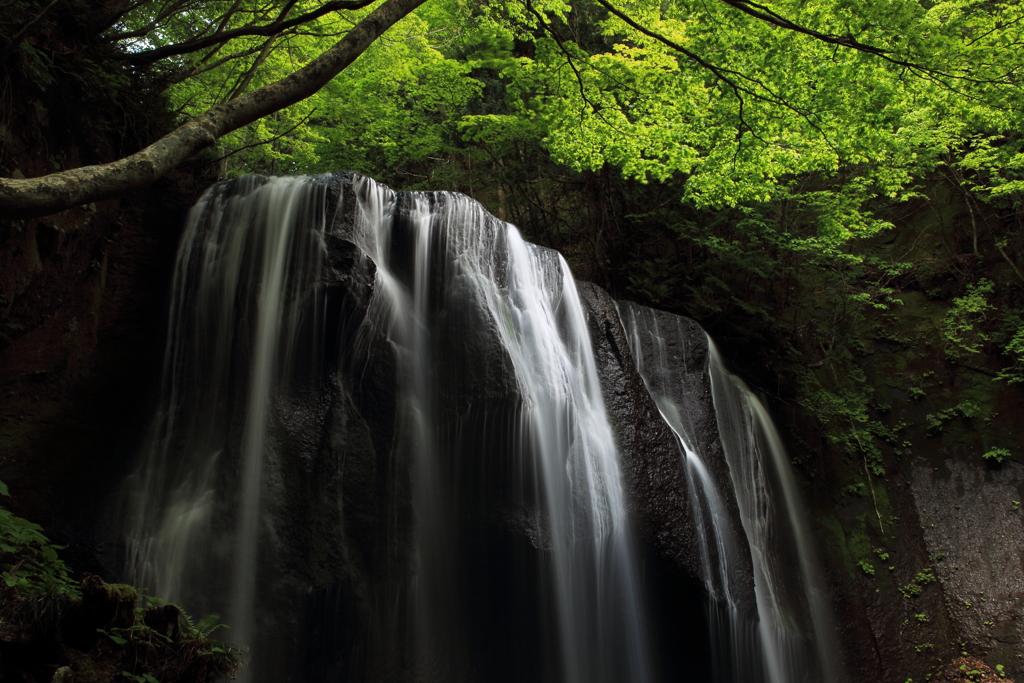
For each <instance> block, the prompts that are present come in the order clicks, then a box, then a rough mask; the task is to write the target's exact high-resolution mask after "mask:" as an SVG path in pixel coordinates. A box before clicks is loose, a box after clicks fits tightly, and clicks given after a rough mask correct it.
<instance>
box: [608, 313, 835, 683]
mask: <svg viewBox="0 0 1024 683" xmlns="http://www.w3.org/2000/svg"><path fill="white" fill-rule="evenodd" d="M617 308H618V311H619V315H620V318H621V320H622V323H623V327H624V328H625V331H626V337H627V341H628V342H629V345H630V349H631V351H632V352H633V358H634V362H635V363H636V366H637V369H638V371H639V372H640V374H641V376H642V377H643V379H644V384H645V385H646V387H647V389H648V391H649V392H650V394H651V396H652V398H653V399H654V402H655V404H656V405H657V406H658V409H659V411H660V412H661V415H662V417H663V418H664V420H665V422H666V423H667V424H668V425H669V426H670V428H671V429H672V431H673V433H674V434H675V435H676V437H677V439H678V442H679V449H680V455H681V457H682V458H683V459H684V461H685V463H686V471H687V475H688V485H689V487H690V491H691V496H690V500H691V504H692V506H693V510H694V512H693V514H694V519H695V521H696V523H697V525H698V527H699V535H700V537H701V539H702V543H703V545H702V547H701V557H702V560H703V564H704V567H703V571H704V581H705V583H706V586H707V594H708V603H707V609H708V613H709V614H708V616H709V625H710V628H711V630H712V633H711V641H712V648H713V650H714V653H713V660H712V664H713V666H714V669H715V674H716V675H715V678H716V679H717V680H723V681H742V682H744V683H747V682H750V681H764V683H795V682H797V681H822V682H824V683H840V682H841V681H844V680H845V677H844V674H843V672H842V667H841V666H840V664H839V661H840V659H839V653H838V647H837V644H836V636H835V632H836V631H835V624H834V622H833V619H832V614H831V610H830V608H829V606H828V602H827V597H826V595H825V591H824V588H823V582H822V578H821V576H820V570H819V569H818V565H817V559H816V556H815V552H814V548H813V544H812V541H811V536H810V532H809V529H808V526H807V522H806V514H805V512H804V510H803V507H802V503H801V501H800V498H799V493H798V491H797V488H796V482H795V480H794V478H793V474H792V471H791V468H790V465H789V461H788V457H787V455H786V451H785V447H784V446H783V444H782V440H781V438H780V437H779V435H778V432H777V430H776V429H775V425H774V423H773V421H772V419H771V416H770V415H769V413H768V411H767V409H766V408H765V406H764V404H763V403H762V402H761V400H760V399H759V398H758V396H757V395H756V394H755V393H754V392H752V391H751V390H750V388H749V387H748V386H747V385H746V384H745V383H744V382H743V380H741V379H740V378H738V377H737V376H735V375H733V374H732V373H730V372H728V371H727V370H726V369H725V366H724V364H723V362H722V360H721V357H720V355H719V353H718V350H717V348H716V347H715V344H714V342H713V341H711V339H710V337H707V336H706V334H705V335H704V337H705V339H704V340H701V341H705V342H706V347H705V348H706V350H707V351H706V355H707V359H706V361H704V363H703V364H702V367H701V370H700V372H699V373H697V374H696V375H695V376H694V375H688V373H686V372H685V371H684V367H685V366H686V360H687V358H686V357H687V355H688V354H690V353H692V352H691V350H690V349H688V348H687V347H686V344H685V342H684V340H685V339H686V338H687V335H686V334H685V332H684V331H683V329H682V320H683V319H681V318H679V317H677V316H673V315H670V314H665V313H661V312H657V311H654V310H653V309H650V308H647V307H645V306H640V305H637V304H634V303H630V302H619V303H618V304H617ZM701 346H704V345H703V344H701ZM702 381H703V382H708V383H709V384H710V389H711V394H712V397H713V401H714V406H715V417H716V421H717V425H718V434H719V436H720V445H721V449H722V452H723V455H724V458H725V460H726V462H727V464H728V482H727V483H728V485H731V488H732V492H733V494H734V496H735V500H736V505H737V507H738V511H739V517H740V521H741V523H742V528H743V531H744V536H745V539H737V538H736V535H735V533H734V532H733V530H732V529H731V528H730V526H729V525H728V524H727V523H725V520H727V519H728V516H727V514H726V513H725V509H724V505H723V502H722V497H723V495H722V494H723V492H722V491H721V490H720V486H721V485H722V483H723V482H716V481H715V480H714V478H713V477H712V476H710V474H709V468H708V464H707V459H708V457H709V454H708V453H702V452H701V449H700V448H698V447H696V445H695V442H696V439H695V438H694V434H695V431H696V430H695V426H694V425H693V424H692V422H691V419H690V416H691V415H692V412H693V407H692V406H691V405H688V403H689V400H688V398H687V396H688V394H690V392H688V391H686V389H687V388H690V389H692V386H691V387H687V385H693V384H699V383H701V382H702ZM740 543H743V544H744V546H745V547H741V546H740ZM744 551H746V552H749V554H750V560H751V564H752V568H753V574H754V576H753V582H754V594H755V598H756V608H757V609H756V615H750V614H749V613H747V614H745V613H744V611H743V610H742V609H741V607H740V605H739V601H738V600H737V599H736V594H737V593H738V592H739V590H738V583H739V582H740V581H741V580H742V577H741V573H742V571H741V569H740V564H741V563H740V561H739V560H740V558H739V554H740V553H741V552H744ZM751 617H753V618H751Z"/></svg>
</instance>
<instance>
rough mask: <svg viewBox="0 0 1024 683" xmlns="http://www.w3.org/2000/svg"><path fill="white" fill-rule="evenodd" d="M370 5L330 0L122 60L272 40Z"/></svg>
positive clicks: (361, 1) (139, 61) (143, 61)
mask: <svg viewBox="0 0 1024 683" xmlns="http://www.w3.org/2000/svg"><path fill="white" fill-rule="evenodd" d="M374 2H376V0H333V2H326V3H324V4H323V5H321V6H320V7H318V8H317V9H315V10H313V11H312V12H307V13H306V14H302V15H299V16H297V17H294V18H292V19H288V20H287V21H286V20H285V19H284V16H283V13H282V16H279V17H278V18H277V19H276V20H274V21H273V22H272V23H270V24H265V25H263V26H253V25H251V24H247V25H245V26H240V27H238V28H233V29H228V30H218V31H216V32H214V33H211V34H210V35H208V36H201V37H199V38H195V39H193V40H187V41H185V42H184V43H175V44H174V45H164V46H163V47H157V48H153V49H152V50H143V51H141V52H133V53H130V54H126V55H124V59H126V60H128V61H130V62H134V63H136V64H152V63H153V62H156V61H159V60H161V59H165V58H167V57H174V56H177V55H184V54H189V53H192V52H198V51H199V50H205V49H206V48H208V47H212V46H214V45H217V44H219V43H225V42H227V41H229V40H234V39H235V38H242V37H244V36H272V35H275V34H278V33H281V32H282V31H287V30H288V29H290V28H293V27H295V26H299V25H301V24H305V23H308V22H310V21H313V20H314V19H319V18H320V17H322V16H324V15H325V14H330V13H331V12H335V11H337V10H342V9H344V10H357V9H362V8H363V7H367V6H368V5H372V4H373V3H374ZM291 5H294V2H292V3H289V5H288V6H287V7H286V9H287V10H290V9H291Z"/></svg>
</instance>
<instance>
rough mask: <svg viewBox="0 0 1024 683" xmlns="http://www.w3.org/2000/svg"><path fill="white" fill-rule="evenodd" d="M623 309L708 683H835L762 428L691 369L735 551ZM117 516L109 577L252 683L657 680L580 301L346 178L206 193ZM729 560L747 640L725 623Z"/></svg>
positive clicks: (440, 198) (521, 259) (796, 533)
mask: <svg viewBox="0 0 1024 683" xmlns="http://www.w3.org/2000/svg"><path fill="white" fill-rule="evenodd" d="M339 226H341V227H339ZM339 230H340V231H341V232H340V233H339ZM341 233H343V235H342V234H341ZM338 245H342V246H340V247H339V246H338ZM346 269H347V270H346ZM353 273H356V274H357V275H352V274H353ZM358 273H363V274H364V275H365V277H364V278H363V280H360V279H359V277H358ZM338 282H343V283H345V287H347V289H348V292H347V294H346V295H345V297H347V298H345V297H343V298H344V302H343V303H342V304H338V296H339V295H338V294H337V292H336V290H337V287H336V285H337V283H338ZM332 292H333V293H332ZM360 301H361V302H362V303H361V304H360V303H359V302H360ZM353 302H355V303H353ZM339 307H340V308H343V309H345V311H346V313H345V314H344V315H341V316H339V315H338V313H337V311H338V310H339ZM643 310H644V309H641V308H640V307H633V306H620V314H621V316H622V318H623V320H624V322H625V324H626V327H627V332H628V335H629V337H630V338H631V345H632V346H633V351H634V355H635V357H636V362H637V365H638V368H639V369H640V371H641V374H642V375H643V377H644V379H645V382H646V384H647V386H648V390H649V391H650V393H651V395H652V397H653V398H654V400H655V402H656V403H657V405H658V407H659V410H660V411H661V413H662V415H663V416H664V417H665V420H666V422H667V423H668V424H669V425H670V427H671V428H672V430H673V432H674V433H675V435H676V436H677V438H678V442H679V448H680V453H681V457H683V458H685V462H686V472H687V474H688V478H689V483H688V486H689V487H690V491H689V494H690V495H689V498H690V500H691V504H692V507H693V517H694V520H695V522H696V524H697V526H698V527H699V532H700V533H699V538H700V541H699V542H700V545H701V547H700V549H699V550H700V556H701V558H702V560H703V566H704V580H705V584H706V591H707V594H708V595H709V596H710V599H709V602H708V604H709V609H708V614H706V615H694V617H693V618H694V619H697V620H699V619H706V620H707V621H708V622H709V623H710V625H711V629H712V632H713V634H712V635H713V637H712V641H713V643H717V645H716V646H715V648H714V649H715V655H714V658H715V661H716V665H715V671H716V675H715V680H716V683H761V682H762V681H765V682H766V683H803V681H805V680H823V681H826V682H827V683H833V682H834V681H839V680H841V679H840V678H839V677H838V672H837V671H836V670H835V669H833V668H830V667H831V666H832V665H831V664H830V662H831V661H834V660H833V659H832V658H833V657H834V650H829V647H830V646H829V645H828V643H830V642H831V640H830V638H831V634H830V631H829V630H830V629H831V628H832V627H831V625H830V622H829V621H828V614H827V613H828V609H827V604H826V601H825V599H824V597H823V594H822V592H821V588H820V583H819V582H817V579H816V576H817V575H816V573H815V570H814V564H813V553H812V552H811V547H810V540H809V537H808V536H807V533H806V529H805V528H804V526H803V523H802V519H801V513H800V511H799V501H798V500H797V497H796V490H795V486H794V484H793V482H792V478H791V475H790V474H788V470H787V469H786V467H787V465H786V463H785V454H784V452H782V451H781V445H780V444H779V443H778V438H777V435H776V434H775V432H774V428H773V427H772V426H771V423H770V419H769V418H768V416H767V413H765V412H764V410H763V406H761V404H760V402H759V401H758V400H757V398H756V396H754V395H753V394H752V393H750V392H749V390H747V389H746V388H745V387H744V385H742V383H740V382H739V381H738V380H736V379H735V378H733V377H732V376H731V375H728V374H727V373H725V372H724V370H722V369H721V364H720V362H718V360H717V356H716V355H714V352H712V356H711V358H712V360H711V368H710V372H711V378H712V385H713V389H714V403H715V406H716V408H717V410H718V413H719V415H718V422H719V427H720V429H721V431H722V433H723V446H724V450H725V456H726V459H727V460H728V464H729V469H730V472H731V476H732V481H733V486H734V487H735V499H736V501H738V504H739V516H740V517H741V518H742V522H743V528H744V530H745V532H746V539H745V540H744V539H741V538H737V536H736V534H734V533H731V532H730V531H729V529H728V528H727V525H723V524H721V523H719V521H718V520H719V518H720V517H722V518H724V516H725V515H726V514H727V513H726V511H725V510H724V508H725V507H726V506H727V505H728V504H729V503H728V500H732V498H730V497H729V496H732V494H731V493H729V494H728V495H723V492H722V490H721V482H720V481H716V480H715V477H714V476H713V473H712V472H710V471H709V467H708V463H707V462H706V461H705V457H704V454H702V453H700V452H699V450H700V449H699V448H698V447H697V446H696V445H695V443H694V440H693V439H692V438H691V437H690V435H689V434H690V431H689V429H690V427H688V425H687V419H688V418H687V407H686V405H684V404H683V403H682V402H680V401H678V400H674V399H673V396H674V393H673V390H672V389H671V382H672V381H673V374H672V370H671V367H672V362H673V361H672V359H669V358H668V357H667V356H666V357H653V356H651V357H642V356H643V354H642V353H640V352H639V349H640V348H641V347H642V346H643V345H642V344H640V343H639V342H638V340H639V339H640V337H641V336H642V335H645V334H646V335H654V336H655V337H656V336H657V335H658V331H657V330H656V329H652V328H651V326H650V325H649V324H647V323H645V322H644V313H643ZM339 321H340V322H339ZM382 378H383V379H382ZM389 382H390V384H388V383H389ZM381 387H385V389H383V390H382V389H381ZM387 387H390V389H387ZM787 477H788V478H787ZM123 491H124V495H123V497H122V499H121V501H120V503H119V507H118V508H117V511H118V515H117V520H115V521H114V522H113V525H114V526H117V527H119V528H120V530H121V534H122V536H123V537H124V539H125V548H126V556H125V561H124V565H125V573H126V574H127V578H128V579H129V580H131V581H132V582H133V583H134V584H135V585H138V586H140V587H144V588H145V589H146V590H147V591H148V592H149V593H150V594H152V595H158V596H160V597H162V598H164V599H167V600H170V601H172V602H175V603H178V604H181V605H182V606H183V607H185V608H186V609H187V610H189V612H191V613H192V614H195V615H200V614H208V613H217V614H220V615H221V616H222V617H223V621H224V622H226V623H227V624H229V625H230V626H231V628H232V630H231V631H228V632H222V633H221V634H220V637H221V638H224V639H225V640H228V641H230V642H234V643H238V644H239V645H242V646H245V647H248V648H249V656H250V664H249V666H248V667H247V669H246V670H245V671H244V672H243V674H242V676H243V678H244V679H245V680H250V681H278V680H286V679H288V680H309V681H349V680H351V681H357V680H381V681H384V680H387V681H392V680H393V681H424V682H432V681H438V682H440V681H488V682H489V683H492V682H496V681H508V682H509V683H512V682H518V681H527V680H529V681H552V682H555V681H558V682H565V683H617V682H620V681H631V682H633V683H648V682H651V683H654V681H657V680H660V675H659V667H658V665H657V663H656V661H655V654H654V652H653V650H654V648H653V646H652V645H651V635H652V634H651V633H650V632H649V631H650V629H651V628H652V623H651V621H650V618H649V617H648V615H647V609H646V608H645V603H646V602H647V600H648V598H649V597H650V596H646V595H645V589H644V586H643V580H642V566H641V561H640V559H639V557H640V550H639V548H638V543H639V541H638V539H636V538H634V535H633V533H632V526H631V522H630V519H629V515H628V512H627V511H628V509H629V505H628V501H627V499H626V498H627V496H626V487H625V484H624V481H623V477H622V473H621V464H620V462H619V454H618V453H617V450H616V446H615V438H614V435H613V431H612V428H611V426H610V424H609V419H608V415H607V413H606V410H605V405H604V401H603V398H602V392H601V385H600V381H599V378H598V375H597V370H596V365H595V359H594V357H593V350H592V344H591V340H590V337H589V333H588V328H587V325H586V320H585V316H584V313H583V308H582V306H581V302H580V298H579V295H578V293H577V288H576V284H575V282H574V281H573V278H572V275H571V273H570V272H569V269H568V266H567V265H566V263H565V261H564V259H563V258H562V257H561V255H560V254H558V253H557V252H554V251H552V250H548V249H544V248H541V247H537V246H534V245H531V244H529V243H527V242H525V241H524V240H523V239H522V237H521V236H520V234H519V232H518V231H517V230H516V229H515V227H513V226H511V225H509V224H506V223H504V222H501V221H499V220H497V219H496V218H494V217H493V216H491V215H489V214H488V213H487V212H486V211H485V210H484V209H483V208H482V207H481V206H480V205H479V204H478V203H476V202H475V201H473V200H470V199H469V198H467V197H465V196H462V195H458V194H452V193H442V192H433V193H395V192H393V191H391V190H390V189H388V188H387V187H385V186H382V185H379V184H377V183H375V182H374V181H372V180H370V179H367V178H364V177H361V176H357V175H352V174H325V175H322V176H309V177H274V178H264V177H245V178H240V179H237V180H234V181H228V182H225V183H220V184H218V185H215V186H214V187H212V188H211V189H210V190H209V191H208V192H207V193H206V194H205V195H204V196H203V198H202V199H201V200H200V201H199V202H198V203H197V205H196V206H195V207H194V208H193V209H192V211H191V213H190V214H189V218H188V223H187V226H186V229H185V232H184V235H183V238H182V243H181V247H180V249H179V254H178V260H177V267H176V271H175V276H174V283H173V291H172V301H171V310H170V317H169V330H168V344H167V350H166V355H165V364H164V371H163V378H162V385H161V391H160V398H159V404H158V408H157V410H156V414H155V417H154V419H153V421H152V425H151V427H150V430H149V436H148V439H147V443H146V445H145V447H144V448H143V450H142V453H141V454H140V456H139V461H138V465H137V467H136V469H135V470H134V472H133V473H132V474H131V475H130V476H129V477H128V478H127V479H126V481H125V484H124V487H123ZM732 505H733V506H734V507H735V504H732ZM780 529H781V530H783V531H782V532H780ZM780 535H781V536H782V537H784V538H785V539H786V540H784V541H778V540H776V537H778V536H780ZM741 546H749V550H748V552H749V553H750V555H751V557H752V558H753V559H754V564H755V572H754V573H755V576H754V582H755V586H756V590H757V611H758V612H759V614H760V620H759V621H758V618H757V616H756V615H754V616H753V617H751V615H750V614H746V613H742V610H741V609H740V608H739V607H738V606H737V601H736V600H735V599H734V592H735V591H736V590H737V588H736V587H737V586H738V585H739V583H740V582H741V581H742V577H740V576H739V574H741V573H742V572H743V570H742V568H741V567H740V566H739V565H738V564H737V563H736V562H734V561H733V558H734V557H736V555H737V552H738V551H739V548H740V547H741ZM780 553H783V554H782V555H780ZM790 558H798V559H799V567H800V573H799V576H798V577H796V578H788V577H787V576H786V575H785V573H784V572H781V571H780V570H779V567H780V566H782V565H784V564H787V563H791V562H792V560H791V559H790ZM654 599H657V598H656V597H655V598H654ZM808 643H809V644H810V645H808Z"/></svg>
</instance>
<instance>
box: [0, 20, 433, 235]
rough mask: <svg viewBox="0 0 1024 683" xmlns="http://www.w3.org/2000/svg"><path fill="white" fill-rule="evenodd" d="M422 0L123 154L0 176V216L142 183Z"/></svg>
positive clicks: (301, 84)
mask: <svg viewBox="0 0 1024 683" xmlns="http://www.w3.org/2000/svg"><path fill="white" fill-rule="evenodd" d="M424 2H425V0H387V1H386V2H385V3H384V4H382V5H381V6H379V7H378V8H377V9H375V10H374V11H373V12H372V13H371V14H369V15H368V16H367V17H365V18H364V19H363V20H362V21H360V22H359V23H358V24H357V25H356V26H355V27H354V28H353V29H352V30H351V31H349V32H348V33H347V34H346V35H345V37H344V38H342V39H341V40H340V41H338V42H337V43H336V44H335V45H334V46H333V47H331V48H330V49H329V50H327V51H326V52H324V53H323V54H321V55H320V56H319V57H317V58H316V59H314V60H313V61H311V62H310V63H309V64H307V65H306V66H304V67H303V68H301V69H299V70H298V71H296V72H294V73H292V74H289V75H288V76H286V77H284V78H282V79H281V80H279V81H276V82H274V83H271V84H269V85H266V86H264V87H262V88H259V89H257V90H253V91H252V92H249V93H246V94H244V95H240V96H238V97H236V98H235V99H233V100H230V101H229V102H225V103H224V104H221V105H218V106H216V107H213V108H212V109H210V110H209V111H207V112H206V113H204V114H202V115H200V116H198V117H196V118H195V119H193V120H192V121H189V122H188V123H185V124H184V125H182V126H179V127H178V128H177V129H175V130H174V131H172V132H171V133H169V134H167V135H165V136H164V137H163V138H161V139H160V140H157V141H156V142H155V143H153V144H152V145H150V146H149V147H146V148H145V149H142V150H140V151H139V152H136V153H135V154H132V155H131V156H128V157H125V158H124V159H120V160H118V161H114V162H112V163H109V164H103V165H100V166H83V167H81V168H75V169H71V170H68V171H63V172H61V173H54V174H51V175H48V176H43V177H41V178H29V179H15V178H0V215H2V216H4V217H5V218H31V217H34V216H45V215H47V214H51V213H56V212H57V211H63V210H64V209H68V208H70V207H72V206H77V205H80V204H85V203H88V202H95V201H99V200H103V199H111V198H113V197H117V196H119V195H121V194H124V193H125V192H129V191H131V190H137V189H139V188H142V187H145V186H146V185H148V184H150V183H152V182H153V181H155V180H157V179H158V178H160V177H162V176H163V175H164V174H166V173H167V172H168V171H170V170H171V169H172V168H174V167H175V166H177V165H178V164H180V163H181V162H183V161H185V160H186V159H188V158H189V157H191V156H192V155H194V154H195V153H196V152H199V151H200V150H202V149H205V148H207V147H210V146H211V145H213V144H214V143H215V142H216V141H217V140H218V138H220V137H221V136H222V135H224V134H226V133H229V132H231V131H233V130H236V129H237V128H241V127H242V126H244V125H246V124H248V123H251V122H253V121H255V120H257V119H259V118H262V117H264V116H266V115H268V114H271V113H273V112H275V111H279V110H281V109H284V108H285V107H288V106H290V105H292V104H295V103H296V102H299V101H301V100H304V99H306V98H307V97H309V96H310V95H312V94H314V93H316V92H317V91H318V90H320V89H321V88H322V87H324V86H325V85H326V84H327V83H328V82H329V81H330V80H331V79H332V78H334V77H335V76H337V75H338V74H339V73H341V71H342V70H343V69H345V68H346V67H348V66H349V65H350V64H351V63H352V62H353V61H355V60H356V58H357V57H359V55H361V54H362V53H363V52H364V51H365V50H366V48H368V47H369V46H370V45H371V44H372V43H373V42H374V41H375V40H376V39H377V38H379V37H380V36H381V35H382V34H383V33H384V31H386V30H387V29H388V28H390V27H391V26H392V25H394V24H395V22H397V21H398V20H399V19H401V18H402V17H404V16H406V15H407V14H409V13H410V12H412V11H413V10H415V9H416V8H417V7H419V6H420V5H421V4H423V3H424Z"/></svg>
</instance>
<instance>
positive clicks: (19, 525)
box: [0, 482, 81, 599]
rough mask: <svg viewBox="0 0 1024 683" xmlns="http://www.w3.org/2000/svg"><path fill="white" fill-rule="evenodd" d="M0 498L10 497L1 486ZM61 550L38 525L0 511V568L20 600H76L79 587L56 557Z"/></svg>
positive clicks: (2, 484)
mask: <svg viewBox="0 0 1024 683" xmlns="http://www.w3.org/2000/svg"><path fill="white" fill-rule="evenodd" d="M0 496H10V493H9V491H8V489H7V485H6V484H4V483H3V482H0ZM63 548H64V546H59V545H54V544H52V543H50V540H49V539H48V538H47V537H46V535H45V534H43V528H42V527H41V526H39V525H38V524H33V523H32V522H30V521H28V520H27V519H24V518H22V517H18V516H17V515H14V514H13V513H11V512H10V511H9V510H7V509H4V508H0V566H3V567H5V569H4V571H3V574H2V575H3V579H4V583H5V585H6V586H7V588H8V589H13V590H15V591H17V595H19V596H20V597H21V598H23V599H27V598H40V597H47V596H63V597H79V596H80V595H81V592H80V591H79V589H78V584H77V583H76V582H75V581H72V580H71V578H70V577H69V576H68V568H67V565H65V564H64V561H63V560H61V559H60V557H59V556H58V555H57V551H58V550H62V549H63Z"/></svg>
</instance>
